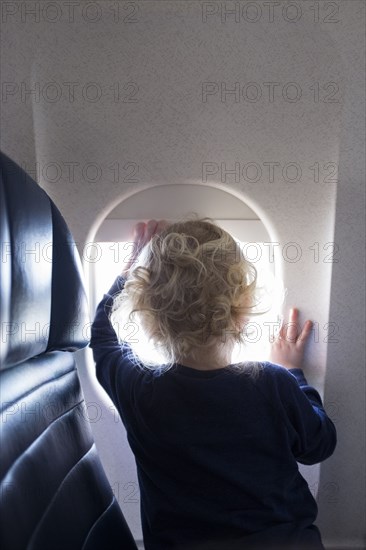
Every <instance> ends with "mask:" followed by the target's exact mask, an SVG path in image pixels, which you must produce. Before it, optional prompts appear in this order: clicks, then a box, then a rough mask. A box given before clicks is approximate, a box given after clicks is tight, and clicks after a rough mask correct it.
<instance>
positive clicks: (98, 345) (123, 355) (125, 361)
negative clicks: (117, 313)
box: [89, 276, 136, 405]
mask: <svg viewBox="0 0 366 550" xmlns="http://www.w3.org/2000/svg"><path fill="white" fill-rule="evenodd" d="M124 284H125V279H124V278H123V277H121V276H118V277H117V278H116V280H115V281H114V283H113V285H112V286H111V288H110V289H109V291H108V292H107V293H106V294H105V295H104V296H103V299H102V300H101V302H100V303H99V305H98V307H97V310H96V314H95V318H94V321H93V324H92V327H91V339H90V344H89V345H90V347H91V348H92V350H93V357H94V361H95V364H96V375H97V379H98V381H99V383H100V384H101V385H102V386H103V388H104V389H105V390H106V392H107V393H108V394H109V396H110V397H111V398H112V401H113V402H114V403H115V404H116V405H117V403H118V401H119V396H118V395H117V394H116V388H117V379H119V380H121V378H122V383H123V384H122V385H124V386H125V389H127V388H128V386H129V384H130V381H131V378H132V377H133V375H134V373H136V361H134V360H133V354H132V351H131V348H130V346H129V345H128V344H127V342H123V343H122V344H121V343H120V342H119V340H118V337H117V335H116V332H115V330H114V328H113V327H112V325H111V322H110V320H109V315H110V312H111V308H112V305H113V299H114V297H115V296H116V295H117V294H119V293H120V292H121V291H122V289H123V286H124Z"/></svg>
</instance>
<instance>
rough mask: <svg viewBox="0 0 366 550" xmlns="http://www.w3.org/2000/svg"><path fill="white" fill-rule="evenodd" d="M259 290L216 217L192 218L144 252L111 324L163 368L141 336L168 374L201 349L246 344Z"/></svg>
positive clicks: (148, 360) (150, 363)
mask: <svg viewBox="0 0 366 550" xmlns="http://www.w3.org/2000/svg"><path fill="white" fill-rule="evenodd" d="M255 285H256V270H255V268H254V266H253V265H251V264H250V263H249V262H248V261H247V260H246V259H245V258H244V256H243V253H242V251H241V249H240V247H239V246H238V244H237V243H236V242H235V240H234V239H233V238H232V237H231V235H229V234H228V233H227V232H226V231H224V230H223V229H222V228H220V227H218V226H217V225H216V224H214V223H213V222H212V221H211V220H210V219H209V218H201V219H189V220H187V221H183V222H179V223H175V224H173V225H170V226H169V227H168V228H167V229H165V230H164V231H163V232H162V233H161V234H160V235H155V236H154V237H153V238H152V239H151V241H150V242H149V243H148V244H147V245H146V246H145V247H144V249H143V250H142V252H141V254H140V256H139V257H138V259H137V261H136V262H135V264H134V265H133V266H132V268H131V270H130V274H129V276H128V278H127V281H126V283H125V287H124V289H123V291H122V292H121V293H120V294H119V295H118V296H117V297H116V298H115V300H114V304H113V312H112V315H111V320H112V323H113V325H114V326H115V327H116V325H117V327H118V330H117V329H116V331H117V332H118V334H119V336H120V337H121V339H123V340H126V341H127V342H128V343H129V344H130V346H131V348H132V351H134V352H135V353H136V355H137V356H138V358H140V359H141V360H142V361H143V363H144V364H145V365H146V366H148V367H151V368H153V367H156V366H157V363H156V362H155V361H154V360H151V353H149V351H148V350H145V353H143V356H142V354H141V353H142V352H141V349H139V347H138V344H139V343H141V340H142V336H143V337H144V339H148V340H149V348H150V349H151V346H152V345H153V347H154V348H155V349H156V350H158V351H159V353H160V354H161V355H162V356H163V357H164V358H165V363H166V364H165V366H166V367H167V368H169V366H171V365H172V364H173V363H175V362H183V363H184V357H186V356H188V355H190V356H191V357H194V356H195V350H197V349H200V350H201V351H202V349H203V348H207V349H208V348H210V347H211V346H213V345H215V344H216V345H217V344H218V343H222V342H228V343H229V344H230V343H231V344H232V343H233V342H242V341H243V324H244V322H245V318H246V317H247V316H248V315H250V312H251V309H252V308H253V307H254V306H255V303H254V294H255ZM128 323H129V325H128ZM121 329H125V331H124V332H123V330H121ZM133 329H134V330H133ZM128 334H132V336H133V337H131V338H130V339H129V338H127V337H126V335H128ZM133 340H138V342H133ZM160 365H161V362H160V364H159V366H160Z"/></svg>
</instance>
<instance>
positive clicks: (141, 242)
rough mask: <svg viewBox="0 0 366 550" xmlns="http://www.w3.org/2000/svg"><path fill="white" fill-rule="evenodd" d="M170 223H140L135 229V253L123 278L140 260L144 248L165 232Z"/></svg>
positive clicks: (126, 267) (151, 221) (150, 221)
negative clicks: (154, 237) (138, 259)
mask: <svg viewBox="0 0 366 550" xmlns="http://www.w3.org/2000/svg"><path fill="white" fill-rule="evenodd" d="M169 225H170V224H169V222H167V221H166V220H159V221H156V220H149V221H148V222H147V223H145V222H138V223H137V224H136V225H135V226H134V228H133V239H134V241H133V253H132V255H131V259H130V261H129V262H128V264H127V265H126V266H125V268H124V270H123V272H122V276H123V277H126V276H127V275H128V271H129V269H130V267H131V266H132V265H133V264H134V263H135V261H136V259H137V258H138V256H139V254H140V252H141V250H142V249H143V248H144V246H145V245H146V244H147V243H148V242H149V241H150V240H151V238H152V237H153V236H154V235H158V234H159V233H161V232H162V231H164V230H165V229H166V228H167V227H168V226H169Z"/></svg>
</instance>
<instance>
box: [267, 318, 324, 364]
mask: <svg viewBox="0 0 366 550" xmlns="http://www.w3.org/2000/svg"><path fill="white" fill-rule="evenodd" d="M298 319H299V310H298V309H296V308H292V309H291V310H290V315H289V321H288V323H285V324H284V325H283V326H282V328H281V330H280V332H279V335H278V336H277V338H276V340H275V341H274V342H273V344H272V348H271V353H270V359H269V360H270V361H271V362H272V363H276V364H277V365H282V366H283V367H285V368H286V369H296V368H297V369H302V365H303V358H304V347H305V344H306V342H307V341H308V339H309V336H310V333H311V329H312V327H313V323H312V321H306V322H305V324H304V326H303V328H302V331H301V332H300V327H299V324H298ZM299 332H300V334H299Z"/></svg>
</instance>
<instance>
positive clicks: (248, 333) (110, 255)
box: [92, 240, 285, 364]
mask: <svg viewBox="0 0 366 550" xmlns="http://www.w3.org/2000/svg"><path fill="white" fill-rule="evenodd" d="M237 242H238V243H239V244H240V246H241V248H242V250H243V253H244V255H245V257H246V258H247V259H248V260H249V261H250V262H251V263H252V264H253V265H254V266H255V268H256V270H257V287H259V288H260V289H261V292H260V298H261V303H260V304H259V306H258V307H257V308H256V309H255V310H254V311H258V312H260V311H261V312H262V311H264V310H267V311H266V312H265V313H263V314H262V315H258V316H253V317H251V318H250V320H249V322H248V324H247V326H246V328H245V345H244V346H243V347H242V348H241V349H240V347H239V346H236V347H235V348H234V351H233V355H232V361H231V362H232V363H237V362H240V361H246V360H250V361H260V360H267V359H268V356H269V351H270V336H272V335H273V334H274V335H276V334H277V331H278V329H279V324H280V322H281V318H280V314H281V311H282V308H283V301H284V297H285V291H284V289H283V287H282V285H281V282H280V281H278V280H276V278H275V276H274V263H273V258H271V256H270V247H269V246H268V244H269V243H259V242H258V243H253V242H251V243H245V242H240V241H238V240H237ZM95 244H96V245H97V249H98V256H97V257H96V260H95V262H94V264H93V266H94V269H93V270H92V272H93V275H92V276H93V290H94V291H93V299H94V308H95V307H96V305H97V304H98V303H99V301H100V300H101V299H102V297H103V294H104V293H105V292H107V291H108V289H109V288H110V287H111V286H112V284H113V282H114V280H115V279H116V277H117V275H119V274H120V273H121V272H122V270H123V268H124V266H125V265H126V264H127V262H128V261H129V260H130V254H131V252H132V243H130V242H119V243H117V242H99V243H95ZM138 339H139V346H141V348H142V350H143V354H145V353H148V354H149V357H151V358H154V359H157V360H158V361H160V362H161V363H162V364H163V363H164V359H163V358H162V357H161V356H160V355H159V353H158V352H155V351H154V352H153V350H151V347H150V346H149V343H148V341H147V339H145V341H144V339H143V335H139V338H138ZM149 348H150V349H149Z"/></svg>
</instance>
